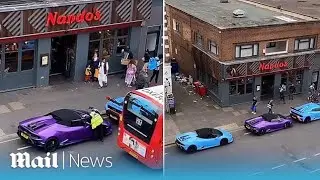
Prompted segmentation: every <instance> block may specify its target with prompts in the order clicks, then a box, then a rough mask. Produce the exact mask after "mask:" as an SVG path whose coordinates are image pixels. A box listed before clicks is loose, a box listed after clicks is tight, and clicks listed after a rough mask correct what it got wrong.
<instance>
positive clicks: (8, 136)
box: [0, 133, 19, 141]
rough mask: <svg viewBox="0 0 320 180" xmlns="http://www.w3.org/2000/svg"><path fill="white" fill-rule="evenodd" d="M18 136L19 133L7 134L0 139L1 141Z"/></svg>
mask: <svg viewBox="0 0 320 180" xmlns="http://www.w3.org/2000/svg"><path fill="white" fill-rule="evenodd" d="M17 137H19V136H18V135H17V133H13V134H6V135H3V136H0V141H1V140H4V139H10V138H17Z"/></svg>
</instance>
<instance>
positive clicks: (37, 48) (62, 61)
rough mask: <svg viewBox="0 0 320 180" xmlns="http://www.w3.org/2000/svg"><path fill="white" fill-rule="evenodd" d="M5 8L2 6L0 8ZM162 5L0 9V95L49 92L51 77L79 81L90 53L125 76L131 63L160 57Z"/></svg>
mask: <svg viewBox="0 0 320 180" xmlns="http://www.w3.org/2000/svg"><path fill="white" fill-rule="evenodd" d="M2 3H3V2H2ZM162 7H163V1H162V0H92V1H90V2H88V1H84V0H79V1H77V2H76V1H72V2H69V1H62V0H56V1H54V2H53V1H51V2H47V1H43V2H41V1H34V2H33V3H32V0H30V4H27V3H24V4H23V3H22V4H10V5H6V4H4V6H1V5H0V29H1V31H0V53H1V56H0V91H8V90H14V89H19V88H27V87H42V86H48V85H49V82H50V80H51V79H52V78H53V77H55V75H61V76H63V77H64V78H63V79H71V80H75V81H78V80H79V81H81V80H83V79H84V70H85V67H86V65H87V63H88V61H90V60H91V59H92V57H93V54H94V52H97V53H98V54H99V58H107V59H108V61H109V66H110V70H109V73H117V72H121V71H123V67H122V66H121V58H122V54H121V51H122V49H125V48H127V47H129V48H130V51H131V52H132V53H133V56H134V59H141V58H142V57H143V55H144V52H145V50H146V49H149V51H150V52H151V53H153V55H158V54H160V53H161V54H162V47H161V37H162V14H163V13H162V9H163V8H162Z"/></svg>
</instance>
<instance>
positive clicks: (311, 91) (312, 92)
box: [309, 83, 316, 95]
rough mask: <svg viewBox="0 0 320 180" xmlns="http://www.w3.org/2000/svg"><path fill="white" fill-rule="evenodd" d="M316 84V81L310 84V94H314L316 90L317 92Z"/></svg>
mask: <svg viewBox="0 0 320 180" xmlns="http://www.w3.org/2000/svg"><path fill="white" fill-rule="evenodd" d="M315 86H316V85H315V84H314V83H312V84H311V85H310V87H309V91H310V94H311V95H312V94H314V92H315V90H316V89H315Z"/></svg>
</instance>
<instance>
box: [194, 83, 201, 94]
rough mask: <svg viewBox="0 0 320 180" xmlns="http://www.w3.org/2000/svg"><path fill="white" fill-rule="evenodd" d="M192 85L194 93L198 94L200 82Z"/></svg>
mask: <svg viewBox="0 0 320 180" xmlns="http://www.w3.org/2000/svg"><path fill="white" fill-rule="evenodd" d="M193 85H194V91H195V92H196V93H197V94H199V86H201V82H199V81H196V82H194V83H193Z"/></svg>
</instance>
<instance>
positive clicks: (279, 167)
mask: <svg viewBox="0 0 320 180" xmlns="http://www.w3.org/2000/svg"><path fill="white" fill-rule="evenodd" d="M283 166H285V164H281V165H279V166H276V167H273V168H271V169H278V168H281V167H283Z"/></svg>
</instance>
